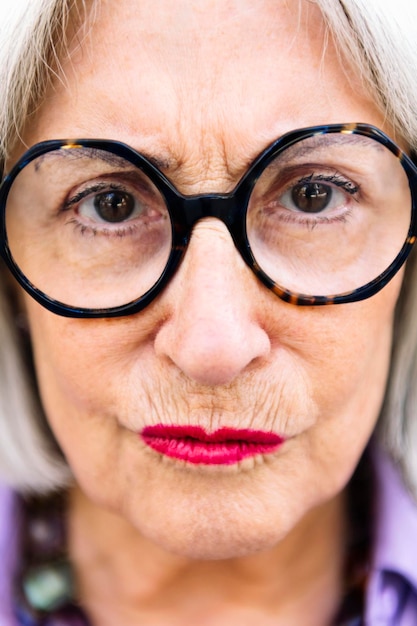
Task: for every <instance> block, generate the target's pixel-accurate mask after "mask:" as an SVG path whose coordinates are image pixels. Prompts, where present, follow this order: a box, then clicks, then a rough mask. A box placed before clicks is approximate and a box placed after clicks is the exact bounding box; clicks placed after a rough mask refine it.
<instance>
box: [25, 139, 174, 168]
mask: <svg viewBox="0 0 417 626" xmlns="http://www.w3.org/2000/svg"><path fill="white" fill-rule="evenodd" d="M128 147H130V146H128ZM131 150H133V151H134V152H136V153H137V154H140V155H141V156H142V157H144V158H145V159H146V160H147V161H149V162H150V163H151V164H152V165H153V166H154V167H156V168H158V169H159V170H165V171H166V170H169V169H172V168H173V166H174V163H173V160H172V161H170V160H169V159H162V158H158V157H156V156H155V155H151V154H148V153H146V152H143V151H139V150H134V149H133V148H131ZM57 153H58V154H59V156H60V157H62V158H68V159H75V158H77V156H78V155H79V156H80V158H81V157H87V158H89V159H98V160H100V161H103V162H104V163H107V164H108V165H113V166H116V167H120V168H123V169H126V167H127V166H134V164H133V163H132V162H131V161H129V160H128V159H126V158H125V157H122V156H119V155H118V154H115V153H114V152H111V151H110V150H107V149H106V148H97V147H89V146H82V145H81V146H80V144H77V143H76V142H74V143H73V144H72V143H68V144H64V145H63V146H61V147H60V148H57V149H56V150H52V151H51V152H46V153H44V154H42V155H41V156H40V157H38V159H37V160H36V165H35V171H37V170H38V168H39V166H40V165H41V164H42V162H43V161H44V160H46V159H48V158H49V157H52V155H53V154H54V155H55V156H56V154H57Z"/></svg>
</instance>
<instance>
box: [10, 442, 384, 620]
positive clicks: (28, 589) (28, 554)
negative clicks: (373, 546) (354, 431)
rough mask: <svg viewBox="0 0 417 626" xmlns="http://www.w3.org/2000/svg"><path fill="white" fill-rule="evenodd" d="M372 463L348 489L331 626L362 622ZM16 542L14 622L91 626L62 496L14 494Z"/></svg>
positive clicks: (365, 459) (366, 464)
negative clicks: (69, 548) (341, 588)
mask: <svg viewBox="0 0 417 626" xmlns="http://www.w3.org/2000/svg"><path fill="white" fill-rule="evenodd" d="M372 482H373V480H372V467H371V463H370V461H369V459H368V454H367V453H365V455H364V456H363V457H362V459H361V461H360V463H359V465H358V468H357V470H356V472H355V474H354V476H353V477H352V480H351V483H350V486H349V489H348V511H349V517H350V520H349V521H350V535H351V536H350V538H349V542H348V543H349V550H348V558H347V560H346V568H345V588H346V593H345V596H344V598H343V600H342V603H341V607H340V610H339V612H338V614H337V616H336V617H335V620H334V622H333V625H334V626H363V625H364V621H363V614H364V605H365V589H366V582H367V575H368V572H367V564H368V561H369V546H370V543H371V542H370V522H371V519H372V498H371V497H370V494H371V493H372ZM19 506H20V509H21V516H22V524H21V543H20V563H19V567H18V572H17V577H16V584H15V594H14V611H15V616H16V619H17V623H18V624H19V625H20V626H91V624H90V622H89V620H88V618H87V616H86V615H85V613H84V611H83V610H82V608H81V606H80V605H79V604H78V602H77V599H76V591H75V585H74V580H73V575H72V569H71V565H70V561H69V557H68V554H67V553H66V532H65V512H66V508H67V507H66V497H65V494H57V495H53V496H50V497H48V498H29V499H24V498H20V502H19Z"/></svg>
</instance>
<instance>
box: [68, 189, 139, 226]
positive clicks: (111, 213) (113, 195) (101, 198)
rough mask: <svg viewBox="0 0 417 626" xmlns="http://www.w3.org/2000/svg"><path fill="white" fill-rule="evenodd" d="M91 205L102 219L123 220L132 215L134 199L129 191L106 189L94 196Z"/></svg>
mask: <svg viewBox="0 0 417 626" xmlns="http://www.w3.org/2000/svg"><path fill="white" fill-rule="evenodd" d="M93 206H94V209H95V211H96V213H97V215H98V216H99V217H100V219H102V220H103V221H105V222H123V221H124V220H127V219H128V218H129V217H130V216H131V215H132V213H133V211H134V209H135V200H134V198H133V196H132V195H131V194H130V193H126V192H125V191H107V192H104V193H99V194H97V195H96V196H94V200H93ZM80 212H81V211H80Z"/></svg>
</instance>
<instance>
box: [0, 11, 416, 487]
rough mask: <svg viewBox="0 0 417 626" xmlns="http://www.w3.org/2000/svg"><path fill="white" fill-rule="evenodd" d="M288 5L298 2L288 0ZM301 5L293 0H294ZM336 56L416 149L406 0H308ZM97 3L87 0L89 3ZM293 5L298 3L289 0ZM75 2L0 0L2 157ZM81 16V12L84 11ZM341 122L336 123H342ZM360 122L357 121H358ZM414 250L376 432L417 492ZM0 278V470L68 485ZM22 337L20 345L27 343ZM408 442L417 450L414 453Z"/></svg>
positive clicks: (60, 49)
mask: <svg viewBox="0 0 417 626" xmlns="http://www.w3.org/2000/svg"><path fill="white" fill-rule="evenodd" d="M293 1H294V4H296V2H297V0H293ZM300 1H301V0H300ZM315 3H316V4H317V5H318V6H319V7H320V8H321V10H322V12H323V15H324V18H325V21H326V23H327V26H328V35H329V37H332V38H333V39H334V41H335V42H336V45H337V49H338V51H339V54H340V55H341V57H342V58H343V59H344V61H345V62H346V63H348V64H349V65H350V66H351V67H354V68H355V69H356V71H357V72H358V73H360V75H361V79H362V80H363V81H364V82H365V84H366V85H367V88H368V90H369V93H370V94H371V95H372V97H373V98H374V100H375V102H376V104H377V105H378V106H379V108H380V109H381V111H382V112H383V113H384V115H385V116H386V118H387V119H389V120H390V123H391V125H392V126H393V127H394V129H395V133H396V134H398V136H399V137H401V138H403V139H405V140H406V141H407V143H408V144H409V145H410V146H411V149H412V150H416V151H417V89H416V85H415V80H416V78H415V77H416V76H417V3H416V2H415V0H395V2H394V0H315ZM89 4H91V3H89ZM97 4H99V0H95V2H94V1H93V2H92V6H93V7H95V6H97ZM297 6H298V3H297ZM74 9H76V11H75V13H76V16H78V18H81V16H82V15H83V10H84V9H85V6H84V2H77V1H76V0H11V1H10V0H2V2H1V7H0V86H1V88H0V159H1V161H2V162H4V161H5V160H6V159H7V157H8V155H9V154H10V152H11V150H12V149H13V145H14V144H15V143H16V142H17V140H18V139H19V137H20V134H21V132H22V131H23V127H24V125H25V124H26V123H27V120H28V119H29V120H30V115H31V114H34V113H35V112H36V108H37V106H38V105H39V103H40V102H41V101H42V98H43V96H44V93H45V89H46V87H47V85H48V81H49V80H50V79H51V77H52V76H54V75H55V76H56V75H57V74H58V73H59V63H60V58H62V54H63V53H64V51H65V38H66V33H67V32H68V24H69V17H70V15H71V16H72V15H73V14H74ZM85 15H86V13H85ZM341 121H344V120H341ZM359 121H360V120H359ZM416 272H417V256H416V253H414V254H413V255H412V257H411V258H410V260H409V261H408V262H407V268H406V276H405V279H404V284H403V287H402V291H401V295H400V299H399V302H398V306H397V311H396V321H395V329H394V341H393V353H392V360H391V370H390V376H389V380H388V385H387V391H386V397H385V402H384V406H383V409H382V413H381V417H380V420H379V426H378V429H377V434H376V436H377V437H378V438H379V440H380V441H381V442H382V445H383V446H384V447H385V449H386V450H387V451H388V452H389V454H390V455H391V456H392V458H393V459H394V460H395V461H396V462H398V463H399V465H400V466H401V468H402V471H403V475H404V478H405V480H406V482H407V483H408V484H409V485H410V487H411V488H412V489H413V491H414V493H415V494H416V495H417V446H414V445H413V443H414V442H416V443H417V419H416V418H417V415H416V414H417V358H416V357H417V354H416V353H417V275H416ZM2 278H3V280H2V281H0V341H1V344H2V350H1V352H0V475H1V476H2V478H3V480H5V481H7V482H8V483H9V484H11V485H13V486H14V487H15V488H17V489H20V490H34V491H41V492H42V491H48V490H50V489H54V488H59V487H62V486H64V485H65V484H68V481H69V480H70V471H69V469H68V467H67V465H66V463H65V460H64V459H63V458H62V455H61V454H60V452H59V450H58V449H57V446H56V445H55V444H54V441H53V437H52V435H51V433H50V432H49V430H48V427H47V424H46V420H45V418H44V415H43V412H42V408H41V405H40V401H39V397H38V394H37V391H36V384H35V375H34V372H33V368H32V367H31V364H30V360H29V359H28V356H27V354H28V352H29V350H28V348H27V346H25V341H22V339H21V337H20V335H21V333H19V331H18V330H17V324H16V314H15V313H14V307H13V299H12V297H11V295H10V293H9V289H8V285H9V280H8V277H7V274H6V272H3V274H2ZM26 343H28V341H27V342H26ZM414 447H415V448H416V450H414Z"/></svg>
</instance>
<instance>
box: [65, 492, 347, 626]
mask: <svg viewBox="0 0 417 626" xmlns="http://www.w3.org/2000/svg"><path fill="white" fill-rule="evenodd" d="M344 519H345V498H344V495H343V494H342V495H339V496H338V497H336V498H335V499H333V500H331V501H329V502H327V503H325V504H324V505H322V506H320V507H318V508H316V509H314V510H313V511H311V512H310V513H309V514H308V515H307V516H306V517H305V518H303V519H302V520H301V522H300V523H299V524H298V525H297V526H296V527H295V528H294V529H293V530H292V531H291V533H290V534H289V535H287V537H286V538H285V539H284V540H283V541H281V542H280V543H279V544H278V545H276V546H275V547H274V548H272V549H271V550H269V551H266V552H262V553H257V554H254V555H251V556H246V557H239V558H236V559H228V560H220V561H197V560H189V559H185V558H182V557H179V556H176V555H173V554H170V553H167V552H165V551H164V550H162V549H161V548H159V547H158V546H156V545H155V544H153V543H152V542H150V541H148V540H147V539H146V538H145V537H143V536H142V535H141V534H140V533H139V532H138V531H137V530H136V529H135V528H133V527H132V526H130V525H129V524H128V523H127V522H126V521H125V520H124V519H122V518H121V517H118V516H117V515H114V514H112V513H109V512H108V511H105V510H103V509H101V508H100V507H98V506H96V505H95V504H94V503H92V502H91V501H90V500H89V499H88V498H87V497H86V496H85V495H84V494H83V493H82V492H81V490H80V489H78V488H75V489H74V490H73V491H72V494H71V499H70V516H69V550H70V554H71V559H72V561H73V563H74V568H75V573H76V576H77V581H78V585H79V593H80V596H81V599H82V602H83V604H84V605H85V608H86V610H87V612H88V614H89V615H90V616H91V619H92V621H93V623H94V624H97V625H98V626H102V625H103V626H107V624H114V623H124V624H125V625H126V626H130V622H129V620H130V619H131V623H132V624H135V623H137V622H138V619H140V618H142V619H144V621H145V623H152V624H155V625H159V624H166V623H170V624H172V625H173V626H174V625H175V626H176V625H177V624H181V625H188V624H195V623H199V616H200V617H201V615H204V616H205V620H206V621H205V622H204V623H205V624H207V625H208V626H211V625H212V624H213V625H214V624H216V626H217V625H220V624H221V625H223V623H224V624H228V626H232V625H233V624H235V623H236V624H242V619H243V620H244V623H245V624H249V623H250V624H252V621H250V620H249V621H248V616H253V624H259V623H262V624H263V625H265V626H267V624H269V623H271V624H274V625H278V624H285V625H288V626H290V625H292V624H297V625H298V624H300V623H302V624H303V626H310V625H311V626H316V625H317V626H322V625H323V624H327V623H329V622H330V619H331V617H332V615H333V614H334V613H335V611H336V609H337V606H338V604H339V602H340V598H341V594H342V588H343V565H344V552H345V549H344V537H346V532H345V522H344ZM120 607H123V609H121V608H120ZM158 620H160V621H158Z"/></svg>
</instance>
